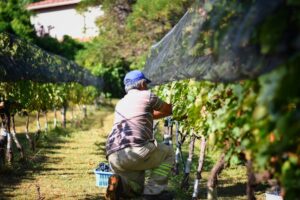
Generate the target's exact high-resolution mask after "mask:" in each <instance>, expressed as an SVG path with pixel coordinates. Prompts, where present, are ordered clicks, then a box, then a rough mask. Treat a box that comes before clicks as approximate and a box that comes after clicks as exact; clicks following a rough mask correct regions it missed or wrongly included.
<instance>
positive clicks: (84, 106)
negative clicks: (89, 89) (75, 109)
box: [82, 105, 87, 119]
mask: <svg viewBox="0 0 300 200" xmlns="http://www.w3.org/2000/svg"><path fill="white" fill-rule="evenodd" d="M82 111H83V118H84V119H86V118H87V107H86V105H83V106H82Z"/></svg>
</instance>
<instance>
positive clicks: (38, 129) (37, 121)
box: [35, 111, 41, 141]
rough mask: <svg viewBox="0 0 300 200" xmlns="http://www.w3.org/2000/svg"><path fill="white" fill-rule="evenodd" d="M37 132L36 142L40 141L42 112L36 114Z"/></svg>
mask: <svg viewBox="0 0 300 200" xmlns="http://www.w3.org/2000/svg"><path fill="white" fill-rule="evenodd" d="M36 129H37V130H36V132H35V141H38V140H39V138H40V134H41V123H40V111H37V113H36Z"/></svg>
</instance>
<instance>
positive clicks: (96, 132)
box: [0, 111, 112, 200]
mask: <svg viewBox="0 0 300 200" xmlns="http://www.w3.org/2000/svg"><path fill="white" fill-rule="evenodd" d="M111 124H112V112H111V111H102V112H96V113H94V114H93V115H92V116H91V117H89V119H88V120H87V122H86V124H85V126H86V128H83V129H86V130H80V131H78V130H74V131H72V132H70V133H64V136H61V135H60V136H59V137H58V138H53V141H51V137H52V136H51V134H49V136H47V138H48V140H49V141H50V142H48V143H47V144H43V145H42V147H40V148H39V149H38V151H37V153H36V154H35V155H34V156H33V157H32V158H31V159H32V160H33V161H32V162H30V166H22V165H21V168H22V167H24V174H23V173H22V169H18V172H17V173H16V172H10V171H8V172H6V173H2V174H0V185H1V186H0V199H30V200H31V199H40V200H41V199H101V198H100V190H99V188H98V187H96V186H95V175H94V173H93V171H92V170H93V169H94V168H95V167H96V166H97V164H98V163H99V162H100V161H105V157H104V148H105V138H106V137H105V135H106V134H107V133H108V131H109V129H110V128H111Z"/></svg>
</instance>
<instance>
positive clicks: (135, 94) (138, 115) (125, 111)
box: [106, 89, 163, 156]
mask: <svg viewBox="0 0 300 200" xmlns="http://www.w3.org/2000/svg"><path fill="white" fill-rule="evenodd" d="M162 104H163V101H162V100H161V99H159V98H158V97H157V96H156V95H154V94H153V93H151V92H150V91H149V90H136V89H132V90H129V92H128V94H126V95H125V96H124V98H122V99H121V100H120V101H119V102H118V103H117V105H116V108H115V119H114V125H113V128H112V131H111V132H110V134H109V135H108V139H107V142H106V155H107V156H108V155H110V154H112V153H114V152H116V151H118V150H121V149H124V148H126V147H133V146H136V147H137V146H143V145H145V144H147V143H148V142H149V141H153V140H154V138H153V130H152V128H153V110H160V109H161V106H162Z"/></svg>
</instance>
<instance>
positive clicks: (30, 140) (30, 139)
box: [25, 113, 35, 152]
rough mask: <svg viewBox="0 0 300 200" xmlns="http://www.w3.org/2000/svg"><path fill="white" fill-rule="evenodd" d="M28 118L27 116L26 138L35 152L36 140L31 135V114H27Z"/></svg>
mask: <svg viewBox="0 0 300 200" xmlns="http://www.w3.org/2000/svg"><path fill="white" fill-rule="evenodd" d="M26 116H27V118H26V127H25V134H26V138H27V140H28V142H29V145H30V148H31V150H32V151H33V152H34V151H35V143H34V140H33V139H32V138H31V137H30V135H29V114H28V113H26Z"/></svg>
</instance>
